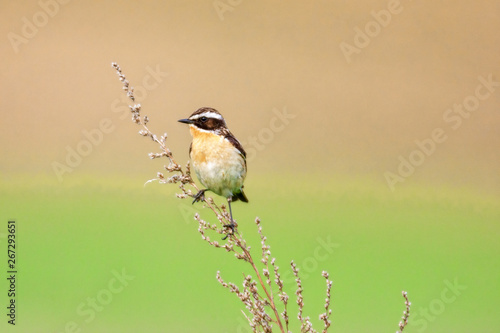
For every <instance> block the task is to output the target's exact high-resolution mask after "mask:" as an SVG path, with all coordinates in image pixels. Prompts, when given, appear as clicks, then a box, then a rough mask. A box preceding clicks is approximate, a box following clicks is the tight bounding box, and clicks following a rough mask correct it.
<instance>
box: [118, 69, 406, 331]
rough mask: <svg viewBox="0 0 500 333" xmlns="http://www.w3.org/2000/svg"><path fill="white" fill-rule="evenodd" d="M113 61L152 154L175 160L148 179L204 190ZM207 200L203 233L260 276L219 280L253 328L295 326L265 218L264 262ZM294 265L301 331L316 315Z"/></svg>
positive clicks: (189, 191) (186, 192)
mask: <svg viewBox="0 0 500 333" xmlns="http://www.w3.org/2000/svg"><path fill="white" fill-rule="evenodd" d="M111 66H112V67H113V68H114V69H115V70H116V73H117V75H118V78H119V80H120V81H121V82H122V84H123V90H124V91H125V92H126V94H127V97H128V98H129V99H130V100H131V101H132V103H131V105H129V108H130V112H131V114H132V121H133V122H134V123H136V124H137V125H139V126H141V129H140V130H139V135H141V136H144V137H148V138H150V139H151V140H152V141H154V142H156V143H157V144H158V145H159V147H160V152H158V153H153V152H151V153H149V154H148V156H149V158H151V159H156V158H161V157H166V158H168V161H169V163H168V165H165V166H164V168H165V170H167V172H168V173H169V174H171V175H170V177H165V175H164V174H163V173H161V172H158V173H157V175H156V178H153V179H150V180H148V181H147V183H149V182H153V181H158V182H159V183H163V184H165V183H172V184H178V185H179V188H180V190H181V193H176V196H177V197H178V198H179V199H186V198H192V197H194V195H195V194H196V193H198V192H199V190H200V189H199V188H198V186H197V185H196V183H195V182H194V181H193V178H192V177H191V172H190V167H189V162H188V163H187V164H186V166H185V168H183V167H182V166H181V165H180V164H178V163H177V162H176V161H175V159H174V156H173V154H172V152H171V151H170V149H169V148H168V147H167V146H166V140H167V133H164V134H163V135H161V136H160V137H158V136H157V135H156V134H154V133H152V132H151V131H150V129H149V128H148V126H147V124H148V122H149V118H148V116H141V109H142V107H141V105H140V104H136V103H135V96H134V88H133V87H132V86H131V85H130V82H129V81H128V80H127V78H126V77H125V75H124V74H123V72H122V70H121V68H120V66H119V65H118V64H117V63H116V62H113V63H112V64H111ZM202 202H203V203H204V205H205V206H206V207H208V208H210V209H211V210H212V212H213V213H214V214H215V217H216V218H217V220H218V222H219V226H218V225H217V224H210V223H209V222H207V221H205V220H203V219H202V218H201V217H200V215H199V214H195V216H194V219H195V220H196V221H197V222H198V232H199V233H200V235H201V238H202V239H203V240H204V241H206V242H207V243H208V244H209V245H211V246H213V247H215V248H223V249H225V250H226V252H232V253H234V256H235V257H236V258H237V259H241V260H243V261H246V262H248V263H249V264H250V266H251V267H252V270H253V273H255V277H256V278H253V277H252V276H251V275H245V274H244V275H243V283H242V288H243V289H242V290H241V289H240V288H239V287H238V286H237V285H236V284H234V283H231V282H227V283H226V282H225V281H224V280H223V279H222V277H221V275H220V272H219V271H218V272H217V274H216V278H217V281H219V283H220V284H221V285H222V286H223V287H224V288H227V289H228V290H229V291H230V292H231V293H234V294H236V296H237V297H238V298H239V299H240V300H241V302H242V303H243V304H244V306H245V308H246V310H247V311H248V314H250V315H248V314H247V313H245V312H244V311H242V312H243V315H244V316H245V318H246V319H247V320H248V322H249V325H250V327H251V328H252V330H253V332H266V333H267V332H272V330H273V325H277V326H278V328H279V330H280V331H281V332H283V333H284V332H290V331H289V316H288V312H287V304H288V300H289V296H288V295H287V293H286V292H285V291H284V286H283V280H282V279H281V275H280V273H279V267H278V266H277V265H276V258H273V257H272V256H271V248H270V246H269V245H268V244H267V243H266V241H267V238H266V236H264V234H263V232H262V226H261V223H260V219H259V218H256V219H255V223H256V225H257V231H258V233H259V235H260V239H261V257H262V258H261V259H260V262H259V261H257V262H256V261H255V259H254V258H253V257H252V255H251V253H250V246H248V245H247V244H246V241H245V239H244V238H243V236H242V235H241V234H240V233H238V232H235V233H232V232H230V230H229V229H228V228H225V227H224V225H227V224H229V223H230V222H231V218H230V215H229V212H228V211H227V209H226V207H225V206H224V205H220V206H219V205H217V204H216V203H215V202H214V200H213V198H212V197H209V196H207V195H205V196H204V198H202ZM234 223H235V224H236V226H237V223H236V221H234ZM207 232H212V233H214V232H215V233H217V234H224V235H226V236H228V237H227V241H226V242H225V244H220V243H219V242H218V241H216V240H212V239H210V236H209V235H208V234H207ZM257 265H263V266H264V268H262V270H260V269H259V267H257ZM291 267H292V271H293V274H294V275H295V278H296V283H297V290H296V292H295V294H296V295H297V304H298V305H299V313H298V316H297V317H298V319H299V321H300V323H301V332H317V331H315V330H314V329H313V326H312V323H311V321H310V318H309V317H305V318H304V317H303V309H304V298H303V296H302V291H303V289H302V281H301V280H300V278H299V275H298V273H299V269H298V268H297V266H296V264H295V263H294V262H293V261H292V262H291ZM322 275H323V277H324V278H325V279H326V285H327V288H326V299H325V306H324V307H325V312H324V313H322V314H321V315H320V316H319V318H320V320H322V321H323V323H324V328H323V332H324V333H326V332H327V330H328V328H329V327H330V325H331V321H330V320H329V318H330V315H331V314H332V310H331V309H330V308H329V306H330V299H331V288H332V284H333V282H332V281H330V280H329V279H328V273H327V272H325V271H323V273H322ZM273 286H274V287H275V288H277V298H279V303H278V302H277V301H278V299H275V294H274V293H273ZM403 296H404V297H405V298H406V300H407V303H406V304H407V311H405V313H404V316H403V322H401V323H400V329H401V331H402V330H403V328H404V327H405V326H406V324H407V323H408V315H409V302H408V299H407V297H406V293H404V294H403ZM279 309H282V312H281V313H280V312H279ZM268 312H269V313H268ZM282 319H283V320H284V323H285V325H283V322H282Z"/></svg>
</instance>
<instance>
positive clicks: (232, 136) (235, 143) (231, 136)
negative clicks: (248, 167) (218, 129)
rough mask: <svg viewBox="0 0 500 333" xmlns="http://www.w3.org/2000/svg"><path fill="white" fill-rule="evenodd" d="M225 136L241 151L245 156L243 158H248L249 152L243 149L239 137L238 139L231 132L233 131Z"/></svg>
mask: <svg viewBox="0 0 500 333" xmlns="http://www.w3.org/2000/svg"><path fill="white" fill-rule="evenodd" d="M224 138H225V139H227V141H229V142H231V144H232V145H233V146H234V148H236V149H237V150H238V151H239V152H240V154H241V155H242V156H243V158H244V159H245V160H246V157H247V153H246V152H245V149H243V146H242V145H241V143H240V142H239V141H238V139H236V138H235V137H234V135H233V134H231V132H227V133H225V135H224Z"/></svg>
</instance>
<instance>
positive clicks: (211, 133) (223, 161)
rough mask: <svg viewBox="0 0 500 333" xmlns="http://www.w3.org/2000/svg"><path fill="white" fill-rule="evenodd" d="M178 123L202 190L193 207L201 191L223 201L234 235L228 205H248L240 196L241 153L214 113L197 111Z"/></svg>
mask: <svg viewBox="0 0 500 333" xmlns="http://www.w3.org/2000/svg"><path fill="white" fill-rule="evenodd" d="M179 122H181V123H185V124H189V129H190V131H191V136H192V137H193V141H192V142H191V146H190V147H189V157H190V158H191V165H192V167H193V169H194V171H195V173H196V176H197V177H198V180H199V181H200V182H201V183H202V184H203V186H205V187H206V189H203V190H200V191H199V192H198V193H197V194H196V195H195V197H194V201H193V204H194V203H195V202H197V201H200V200H203V198H204V193H205V191H212V192H214V193H215V194H218V195H220V196H223V197H225V198H227V203H228V205H229V215H230V217H231V224H228V225H226V226H227V227H229V228H231V230H232V232H234V226H235V225H234V220H233V213H232V210H231V202H232V201H237V200H241V201H243V202H248V199H247V197H246V195H245V193H244V192H243V181H244V180H245V176H246V174H247V163H246V153H245V150H244V149H243V147H242V146H241V144H240V142H239V141H238V140H237V139H236V138H235V137H234V135H233V134H231V132H230V131H229V129H228V128H227V126H226V122H225V121H224V118H223V117H222V115H221V114H220V113H219V112H218V111H217V110H215V109H212V108H207V107H204V108H200V109H198V110H196V111H195V112H193V114H192V115H191V116H189V118H187V119H181V120H179ZM226 237H227V236H226ZM226 237H224V239H225V238H226Z"/></svg>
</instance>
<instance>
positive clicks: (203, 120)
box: [200, 117, 208, 123]
mask: <svg viewBox="0 0 500 333" xmlns="http://www.w3.org/2000/svg"><path fill="white" fill-rule="evenodd" d="M200 120H201V122H202V123H204V122H205V121H207V120H208V118H207V117H201V118H200Z"/></svg>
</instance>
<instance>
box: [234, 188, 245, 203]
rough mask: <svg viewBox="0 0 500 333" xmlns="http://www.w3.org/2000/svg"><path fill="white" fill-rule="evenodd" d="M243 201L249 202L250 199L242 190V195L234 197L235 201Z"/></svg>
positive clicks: (238, 194) (237, 194)
mask: <svg viewBox="0 0 500 333" xmlns="http://www.w3.org/2000/svg"><path fill="white" fill-rule="evenodd" d="M234 199H236V200H241V201H243V202H248V198H247V196H246V195H245V192H243V190H241V192H240V193H236V194H235V196H234V197H233V201H236V200H234Z"/></svg>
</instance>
